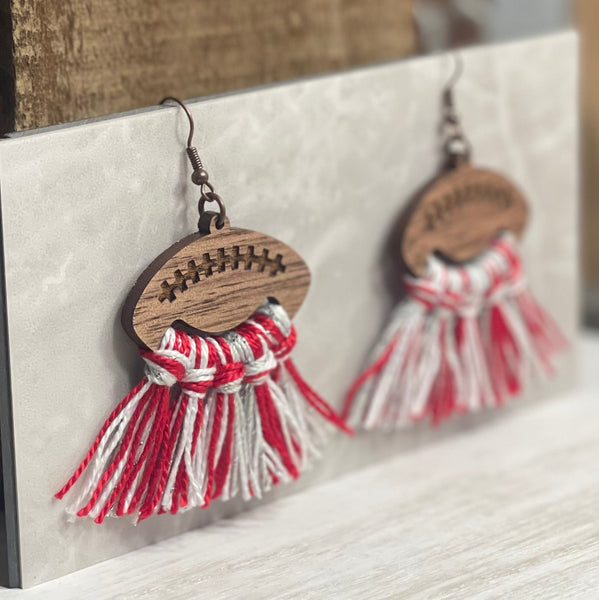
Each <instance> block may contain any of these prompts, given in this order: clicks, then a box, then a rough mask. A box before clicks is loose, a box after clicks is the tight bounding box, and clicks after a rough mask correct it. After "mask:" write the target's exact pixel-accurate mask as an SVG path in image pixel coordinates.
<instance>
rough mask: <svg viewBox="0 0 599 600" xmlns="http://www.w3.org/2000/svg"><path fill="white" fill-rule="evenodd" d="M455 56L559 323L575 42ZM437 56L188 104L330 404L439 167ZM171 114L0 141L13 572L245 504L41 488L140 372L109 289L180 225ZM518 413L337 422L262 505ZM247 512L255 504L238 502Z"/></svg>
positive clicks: (560, 384) (76, 559)
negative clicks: (410, 212) (60, 497)
mask: <svg viewBox="0 0 599 600" xmlns="http://www.w3.org/2000/svg"><path fill="white" fill-rule="evenodd" d="M463 55H464V60H465V67H466V68H465V74H464V76H463V78H462V80H461V81H460V83H459V85H458V87H457V91H456V95H457V97H456V100H457V103H458V108H459V111H460V113H461V115H462V117H463V122H464V126H465V127H466V130H467V133H468V135H469V137H470V140H471V142H472V144H473V146H474V153H475V154H474V158H475V161H476V162H477V163H478V164H480V165H484V166H488V167H491V168H495V169H497V170H500V171H502V172H504V173H506V174H508V175H509V176H511V177H513V178H514V179H515V180H516V181H517V182H518V183H519V184H520V186H521V187H522V188H523V189H524V191H525V192H526V193H527V195H528V198H529V200H530V203H531V206H532V213H533V219H532V222H531V224H530V227H529V230H528V232H527V234H526V237H525V241H524V253H525V258H526V261H527V267H528V273H529V276H530V282H531V286H532V288H533V289H534V291H535V293H536V294H537V296H538V297H539V298H540V299H541V300H542V301H543V302H544V303H545V304H546V306H547V307H548V308H549V309H550V310H551V312H552V313H553V314H554V315H555V316H556V317H557V318H558V319H559V321H560V323H561V324H562V327H563V328H564V330H565V331H566V332H567V334H568V335H570V336H572V335H573V334H574V332H575V329H576V326H577V313H578V280H577V272H578V266H577V264H578V263H577V258H578V236H577V203H578V189H577V172H578V160H577V147H578V144H577V97H576V91H577V39H576V36H575V35H574V34H573V33H570V32H567V33H561V34H556V35H550V36H545V37H542V38H538V39H534V40H526V41H519V42H516V43H510V44H506V45H499V46H495V47H486V48H474V49H470V50H467V51H465V52H464V53H463ZM451 65H452V62H451V60H450V59H449V58H448V57H446V56H434V57H426V58H417V59H413V60H409V61H403V62H397V63H389V64H385V65H381V66H375V67H372V68H367V69H360V70H356V71H352V72H349V73H342V74H335V75H331V76H326V77H322V78H318V79H313V80H307V81H300V82H295V83H290V84H285V85H279V86H276V87H267V88H262V89H258V90H253V91H249V92H246V93H239V94H232V95H228V96H224V97H219V98H211V99H207V100H203V101H198V102H195V103H192V104H191V108H192V111H193V114H194V117H195V119H196V125H197V133H196V137H195V143H196V145H197V146H198V147H199V149H200V152H201V155H202V158H203V160H204V162H205V164H206V166H207V168H208V170H209V171H210V173H211V179H212V181H213V182H214V184H215V185H216V187H217V190H218V191H219V193H220V194H221V195H222V196H223V198H225V200H226V202H227V204H228V209H229V214H230V216H231V220H232V222H233V224H234V225H239V226H240V227H245V228H254V229H258V230H261V231H264V232H266V233H268V234H270V235H273V236H275V237H277V238H279V239H281V240H283V241H284V242H286V243H288V244H290V245H292V246H293V247H294V248H295V249H296V250H297V251H298V252H299V253H300V254H301V255H302V256H303V257H304V258H305V259H306V261H307V263H308V265H309V266H310V268H311V270H312V274H313V283H312V288H311V290H310V293H309V295H308V298H307V301H306V303H305V305H304V307H303V308H302V309H301V311H300V313H299V315H298V317H297V319H296V324H297V327H298V331H299V335H300V340H299V343H298V347H297V350H296V357H297V363H298V365H299V366H300V368H301V370H302V371H303V372H304V374H305V375H306V377H307V379H309V380H310V381H311V382H312V383H313V384H314V385H315V387H316V388H317V389H318V390H320V391H321V392H322V393H323V394H324V395H325V396H326V397H327V398H329V399H330V400H331V401H332V402H333V403H340V401H341V398H342V395H343V392H344V390H345V387H346V386H347V385H348V383H349V381H350V379H351V378H352V376H354V375H355V374H356V372H357V370H358V369H359V368H360V366H361V365H362V363H363V361H364V358H365V355H366V353H367V351H368V349H369V347H370V346H371V344H372V342H373V341H374V339H375V337H376V335H377V332H378V331H379V330H380V328H381V326H382V325H383V323H384V321H385V317H386V315H387V313H388V310H389V307H390V303H391V297H390V295H389V293H388V291H387V286H386V282H385V275H384V271H383V269H382V266H381V265H382V259H381V257H382V253H383V247H384V244H385V239H386V234H387V233H388V231H389V229H390V227H391V226H392V223H393V222H394V220H395V219H396V218H397V216H398V214H399V212H400V211H401V208H402V204H403V203H405V202H406V201H407V200H408V199H409V197H410V196H411V194H413V193H414V192H415V191H416V190H417V189H418V188H419V187H420V186H421V185H422V184H423V183H424V182H426V181H427V180H428V178H430V177H431V176H432V175H433V174H434V173H435V171H436V169H437V165H438V160H439V154H438V141H437V138H436V135H437V124H438V119H439V94H440V90H441V87H442V85H443V83H444V81H445V80H446V78H447V76H448V74H449V72H450V70H451ZM157 100H158V99H157ZM186 127H187V123H186V120H185V118H184V115H183V113H182V112H181V111H180V110H179V109H176V108H154V109H151V110H147V111H143V112H140V113H137V114H127V115H122V116H116V117H113V118H108V119H104V120H101V121H95V122H91V123H88V124H82V125H75V126H68V127H63V128H59V129H54V130H46V131H40V132H32V133H30V134H27V135H23V136H19V137H16V138H13V139H10V140H5V141H1V142H0V185H1V197H2V212H3V227H4V243H5V257H6V271H7V272H6V278H7V290H8V292H7V293H8V318H9V334H10V352H11V370H12V386H13V405H14V427H15V437H16V463H17V480H18V481H17V485H18V498H19V520H20V529H21V531H20V533H21V539H20V541H21V554H22V565H23V579H24V584H25V585H26V586H30V585H33V584H35V583H37V582H41V581H44V580H47V579H51V578H54V577H58V576H59V575H61V574H63V573H67V572H70V571H73V570H75V569H79V568H82V567H84V566H86V565H89V564H92V563H95V562H98V561H100V560H103V559H106V558H108V557H111V556H115V555H117V554H119V553H123V552H126V551H127V550H130V549H132V548H136V547H139V546H141V545H144V544H148V543H151V542H153V541H156V540H159V539H162V538H165V537H168V536H171V535H174V534H176V533H177V532H181V531H184V530H187V529H190V528H193V527H198V526H199V525H205V524H207V523H209V522H210V521H213V520H215V519H217V518H219V517H222V516H223V515H232V514H234V513H235V512H238V511H240V510H243V507H242V505H241V504H240V503H238V502H232V503H229V504H220V503H215V504H214V505H212V506H211V507H210V509H209V510H207V511H204V512H202V511H193V512H191V513H188V514H185V515H182V516H176V517H172V516H168V515H163V516H160V517H156V518H153V519H150V520H149V521H145V522H143V523H142V524H140V525H138V526H136V527H133V526H132V525H131V524H130V523H129V522H128V521H125V520H109V521H107V522H106V523H105V524H104V525H102V526H101V527H99V526H97V525H95V524H93V523H92V522H88V521H87V520H80V522H76V523H73V524H72V523H68V522H67V521H66V519H65V517H64V515H63V508H64V507H63V505H62V504H61V503H60V502H58V501H55V500H53V498H52V494H53V492H54V491H56V489H57V488H58V487H60V485H61V484H62V483H63V481H64V480H65V478H66V477H68V475H70V472H71V469H72V468H73V467H74V466H75V465H76V464H78V462H79V461H80V459H81V457H82V455H83V454H84V453H85V451H86V450H87V448H88V446H89V443H90V442H91V440H92V439H93V438H94V436H95V435H96V432H97V430H98V428H99V427H100V425H101V424H102V422H103V420H104V418H105V417H106V415H107V414H108V413H109V412H110V410H111V409H112V407H113V406H114V405H115V404H116V403H117V402H118V401H119V400H120V398H121V397H122V396H123V395H124V394H125V393H126V392H127V391H128V390H129V389H130V387H131V386H132V384H133V383H134V382H135V380H136V379H137V378H138V377H139V375H140V373H141V365H140V361H139V359H138V358H137V356H136V350H135V348H134V347H133V344H132V343H131V342H130V341H129V340H128V339H127V337H126V336H125V334H124V333H123V332H122V330H121V328H120V325H119V310H120V306H121V303H122V301H123V299H124V297H125V295H126V294H127V292H128V290H129V288H130V286H131V285H132V283H133V282H134V280H135V278H136V276H137V275H138V274H139V273H140V271H141V270H142V269H143V268H144V267H145V266H146V264H147V263H148V262H149V261H150V260H151V259H153V258H154V256H156V255H157V254H158V253H159V252H161V251H162V250H163V249H164V248H165V247H166V246H168V245H170V244H171V243H172V242H173V241H175V240H176V239H178V238H179V237H181V236H182V235H183V234H185V233H187V232H189V231H191V230H193V228H194V225H195V221H196V215H195V200H196V198H197V189H196V188H195V186H193V185H192V184H191V183H189V179H188V178H189V167H188V163H187V159H186V156H185V153H184V151H183V146H182V144H183V143H184V140H185V138H186V135H187V128H186ZM574 368H575V360H574V354H573V353H572V354H571V355H570V356H569V357H567V358H566V359H565V360H564V362H563V369H562V376H561V378H560V379H559V380H558V381H557V382H555V383H553V384H551V385H548V386H544V387H543V388H537V389H535V390H534V394H530V395H531V396H535V397H537V398H540V397H547V396H548V395H549V394H550V393H552V392H554V391H556V390H557V389H560V390H561V389H563V388H564V387H565V386H567V385H570V382H571V381H572V380H573V370H574ZM525 406H527V403H526V402H519V403H515V404H513V405H511V407H510V408H509V409H507V410H503V411H500V413H486V414H483V415H478V416H476V417H468V418H463V419H461V420H459V421H457V420H456V421H454V422H451V423H449V424H447V425H446V426H443V427H442V428H441V429H439V430H437V431H433V432H431V431H429V430H427V429H426V428H418V429H416V430H414V431H411V432H407V433H405V434H399V435H395V436H389V435H369V436H360V437H358V438H357V439H355V440H351V441H350V440H346V439H341V438H340V437H339V436H337V437H335V438H334V439H333V440H332V442H331V444H330V446H329V448H328V452H327V454H326V456H325V457H324V459H323V461H322V462H321V463H320V464H319V465H318V466H316V467H315V468H314V470H313V471H312V472H311V473H309V474H308V475H307V476H305V477H304V478H303V479H302V480H301V481H300V482H298V484H296V485H291V486H288V487H286V488H279V489H278V490H276V491H275V492H274V493H272V494H270V495H269V496H268V498H267V499H266V500H265V501H270V500H272V498H274V497H276V496H277V495H280V494H286V493H290V492H292V491H294V490H297V489H298V488H299V487H301V486H305V485H311V484H314V483H316V482H319V481H324V480H326V479H329V478H331V477H333V476H334V475H335V474H338V473H340V472H342V471H346V470H348V469H352V468H356V467H358V466H360V465H363V464H366V463H369V462H373V461H376V460H381V459H382V458H384V457H388V456H391V455H393V454H395V453H397V452H400V451H406V450H408V449H409V448H410V447H414V446H415V445H419V444H421V443H423V442H427V443H428V442H431V441H433V440H434V439H435V438H440V437H443V436H446V435H450V434H456V433H457V432H458V430H460V429H463V428H470V427H473V426H476V427H484V426H485V421H488V420H493V419H505V418H509V412H510V410H513V409H515V408H518V409H520V408H523V407H525ZM506 442H509V440H506ZM473 459H474V457H473ZM439 465H440V468H442V457H440V461H439ZM398 485H409V481H406V482H398ZM340 501H341V500H340ZM343 501H347V499H346V500H343ZM250 508H251V509H252V510H260V509H259V508H258V507H256V506H255V503H254V504H252V505H251V506H250ZM314 510H318V507H317V506H315V507H314ZM197 535H202V532H201V531H198V533H197ZM239 535H244V533H243V532H240V534H239ZM252 535H253V534H252Z"/></svg>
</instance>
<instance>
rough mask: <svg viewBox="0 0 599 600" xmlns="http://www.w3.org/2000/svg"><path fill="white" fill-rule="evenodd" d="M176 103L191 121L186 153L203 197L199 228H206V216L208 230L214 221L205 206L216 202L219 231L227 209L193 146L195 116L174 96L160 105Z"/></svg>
mask: <svg viewBox="0 0 599 600" xmlns="http://www.w3.org/2000/svg"><path fill="white" fill-rule="evenodd" d="M169 101H170V102H174V103H175V104H178V105H179V106H180V107H181V108H182V109H183V110H184V111H185V114H186V115H187V119H188V120H189V135H188V136H187V145H186V147H185V151H186V152H187V156H188V157H189V162H191V166H192V167H193V173H192V174H191V181H193V183H195V184H196V185H199V186H200V191H201V196H200V199H199V201H198V212H199V214H200V220H199V222H198V227H199V228H200V229H202V228H205V227H204V221H205V220H206V219H205V217H204V215H205V214H206V215H207V219H208V229H209V222H210V221H211V219H212V215H213V214H214V213H208V212H207V211H205V210H204V205H205V204H206V202H216V203H217V205H218V208H219V212H218V215H217V219H216V226H217V228H218V229H220V228H221V227H223V225H224V224H225V217H226V214H227V212H226V208H225V204H224V202H223V200H222V198H221V197H220V196H219V195H218V194H217V193H216V192H215V191H214V186H213V185H212V184H211V183H210V182H209V181H208V171H206V169H204V166H203V165H202V159H201V158H200V153H199V152H198V149H197V148H196V147H195V146H192V144H193V134H194V132H195V124H194V122H193V116H192V114H191V111H190V110H189V108H188V106H187V105H186V104H185V103H184V102H183V101H181V100H179V98H175V97H174V96H167V97H166V98H163V99H162V100H161V101H160V104H165V103H166V102H169Z"/></svg>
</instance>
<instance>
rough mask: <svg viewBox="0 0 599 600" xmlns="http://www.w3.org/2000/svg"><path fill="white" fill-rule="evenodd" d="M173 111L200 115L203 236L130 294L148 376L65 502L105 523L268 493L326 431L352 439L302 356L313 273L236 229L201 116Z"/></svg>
mask: <svg viewBox="0 0 599 600" xmlns="http://www.w3.org/2000/svg"><path fill="white" fill-rule="evenodd" d="M165 101H173V102H176V103H177V104H178V105H179V106H180V107H181V108H182V109H183V110H184V111H185V113H186V114H187V117H188V119H189V124H190V132H189V137H188V140H187V148H186V151H187V154H188V156H189V159H190V161H191V164H192V166H193V174H192V176H191V180H192V182H193V183H194V184H196V185H198V186H199V187H200V193H201V195H200V200H199V203H198V210H199V222H198V231H197V232H195V233H192V234H191V235H188V236H187V237H185V238H183V239H182V240H180V241H179V242H177V243H176V244H174V245H173V246H171V247H170V248H168V249H167V250H165V251H164V252H163V253H162V254H161V255H160V256H158V257H157V258H156V259H155V260H154V261H153V262H152V263H151V264H150V265H149V266H148V268H147V269H146V270H145V271H144V272H143V273H142V274H141V276H140V277H139V279H138V280H137V282H136V283H135V285H134V287H133V289H132V290H131V292H130V294H129V296H128V297H127V299H126V301H125V304H124V307H123V311H122V315H121V317H122V318H121V320H122V325H123V327H124V328H125V331H126V332H127V333H128V334H129V336H130V337H131V338H132V339H133V340H134V342H135V343H136V344H138V346H139V347H140V355H141V358H142V359H143V361H144V362H145V377H144V378H143V379H142V380H141V382H140V383H139V384H138V385H137V386H136V387H135V388H134V389H133V390H132V391H131V392H130V393H129V394H128V395H127V396H126V397H125V398H124V399H123V400H122V401H121V402H120V404H119V405H118V406H117V407H116V408H115V409H114V410H113V412H112V413H111V414H110V416H109V417H108V419H107V420H106V422H105V423H104V425H103V427H102V428H101V430H100V432H99V433H98V436H97V437H96V440H95V441H94V443H93V444H92V446H91V448H90V449H89V451H88V453H87V455H86V456H85V458H84V460H83V462H82V463H81V464H80V465H79V467H78V468H77V469H76V471H75V472H74V474H73V475H72V477H71V478H70V479H69V480H68V482H67V483H66V484H65V486H64V487H63V488H62V489H61V490H60V491H59V492H58V493H57V494H56V497H57V498H62V497H63V496H64V495H65V494H67V492H69V491H70V493H71V494H72V495H73V501H72V503H71V505H70V507H69V509H68V511H69V512H70V513H72V514H76V515H78V516H90V517H92V518H93V519H94V520H95V521H96V522H97V523H101V522H102V521H103V520H104V518H105V517H106V516H108V515H110V516H119V517H120V516H123V515H134V517H136V518H137V519H139V520H141V519H145V518H147V517H149V516H151V515H153V514H156V513H162V512H171V513H176V512H179V511H181V510H184V509H189V508H192V507H196V506H200V507H206V506H208V505H209V504H210V502H211V500H213V499H215V498H219V497H220V498H222V499H224V500H228V499H229V498H232V497H234V496H237V495H241V496H242V497H243V498H244V499H245V500H249V499H250V498H252V497H261V495H262V494H263V493H264V492H266V491H268V490H269V489H270V488H271V487H272V486H273V485H274V484H276V483H278V482H287V481H290V480H292V479H295V478H297V477H298V476H299V475H300V473H301V472H302V471H304V470H305V469H306V468H307V466H308V465H309V464H310V463H311V462H312V460H313V459H314V458H315V457H318V455H319V449H320V447H321V446H322V444H323V442H324V437H325V433H326V431H325V429H326V427H324V425H325V423H327V422H328V423H331V424H333V425H335V426H336V427H338V428H339V429H342V430H344V431H345V432H347V433H351V430H350V429H349V427H347V426H346V425H345V424H344V422H343V421H342V419H341V418H340V417H339V416H338V415H337V414H336V413H335V412H334V411H333V410H332V409H331V407H330V406H329V405H328V404H327V403H326V402H325V401H324V400H323V399H322V398H321V397H320V396H319V395H318V394H317V393H316V392H315V391H314V390H313V389H312V388H311V387H310V386H309V385H308V384H307V383H306V382H305V381H304V379H303V378H302V377H301V375H300V374H299V372H298V370H297V368H296V367H295V365H294V364H293V362H292V360H291V358H290V353H291V351H292V349H293V346H294V344H295V339H296V333H295V328H294V327H293V325H292V323H291V320H290V319H291V318H292V317H293V316H294V315H295V313H296V312H297V311H298V309H299V308H300V306H301V304H302V302H303V300H304V298H305V296H306V293H307V291H308V287H309V284H310V272H309V270H308V267H307V266H306V264H305V263H304V261H303V260H302V259H301V257H300V256H299V255H298V254H297V253H296V252H294V251H293V250H292V249H291V248H290V247H289V246H287V245H285V244H284V243H283V242H280V241H279V240H276V239H274V238H272V237H269V236H267V235H265V234H262V233H257V232H255V231H249V230H246V229H237V228H234V227H231V226H230V225H229V220H228V218H227V214H226V210H225V204H224V202H223V200H222V199H221V197H220V196H219V195H218V194H217V193H216V192H215V191H214V187H213V185H212V183H211V182H210V181H209V178H208V173H207V172H206V170H205V169H204V168H203V165H202V162H201V160H200V157H199V154H198V151H197V149H196V148H195V147H193V146H192V140H193V132H194V124H193V119H192V116H191V113H190V111H189V109H188V108H187V106H185V104H183V103H182V102H181V101H180V100H177V99H176V98H165V99H164V100H163V101H162V102H163V103H164V102H165ZM207 203H215V204H216V206H217V207H218V210H217V211H216V212H213V211H208V210H206V208H205V206H206V204H207Z"/></svg>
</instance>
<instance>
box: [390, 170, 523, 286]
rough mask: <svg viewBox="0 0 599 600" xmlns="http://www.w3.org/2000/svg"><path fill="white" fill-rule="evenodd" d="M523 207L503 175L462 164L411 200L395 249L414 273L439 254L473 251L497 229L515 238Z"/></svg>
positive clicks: (462, 258) (455, 257)
mask: <svg viewBox="0 0 599 600" xmlns="http://www.w3.org/2000/svg"><path fill="white" fill-rule="evenodd" d="M527 219H528V207H527V205H526V202H525V200H524V197H523V195H522V193H521V192H520V190H518V188H517V187H516V186H515V185H514V184H513V183H512V182H511V181H509V180H508V179H506V178H505V177H503V176H502V175H499V174H498V173H495V172H493V171H488V170H486V169H477V168H474V167H472V166H471V165H470V164H469V163H467V162H466V163H464V164H462V165H460V166H458V167H457V168H456V169H453V170H450V171H448V172H446V173H444V174H442V175H441V176H440V177H438V178H437V179H435V180H434V181H433V182H432V183H431V184H430V185H429V186H428V187H427V188H426V190H425V191H424V193H423V194H422V196H421V197H420V198H419V199H418V200H417V202H416V204H415V206H414V207H413V210H412V212H411V213H410V215H409V216H408V219H407V222H406V225H405V228H404V232H403V235H402V239H401V253H402V257H403V260H404V263H405V264H406V266H407V267H408V268H409V269H410V271H411V272H412V273H413V274H414V275H422V274H423V272H424V270H425V269H426V263H427V258H428V257H429V255H430V254H431V253H432V252H439V253H440V254H442V255H443V256H445V257H446V258H448V259H450V260H452V261H454V262H466V261H468V260H470V259H472V258H474V257H475V256H476V255H477V254H479V253H480V252H481V251H482V250H483V249H484V248H485V247H486V246H488V244H489V243H490V242H491V241H492V239H493V238H494V237H495V236H496V235H497V234H498V233H499V232H500V231H504V230H508V231H511V232H513V233H514V234H515V235H516V236H518V237H519V236H520V235H521V234H522V232H523V230H524V227H525V226H526V221H527Z"/></svg>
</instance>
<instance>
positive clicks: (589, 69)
mask: <svg viewBox="0 0 599 600" xmlns="http://www.w3.org/2000/svg"><path fill="white" fill-rule="evenodd" d="M575 16H576V23H577V25H578V28H579V30H580V34H581V53H580V56H581V60H580V70H581V115H582V127H581V137H582V139H581V148H582V161H583V165H582V175H583V177H582V184H583V219H582V228H583V254H584V264H583V269H584V276H585V281H586V283H587V284H589V285H592V286H593V287H594V289H595V290H599V236H598V235H597V226H598V224H599V170H598V169H597V161H598V160H599V62H598V61H597V56H598V55H599V35H597V32H598V31H599V3H598V2H597V1H596V0H576V2H575ZM597 298H599V294H598V295H597ZM591 308H592V309H593V310H594V312H595V313H596V314H599V301H598V302H597V306H593V307H591Z"/></svg>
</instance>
